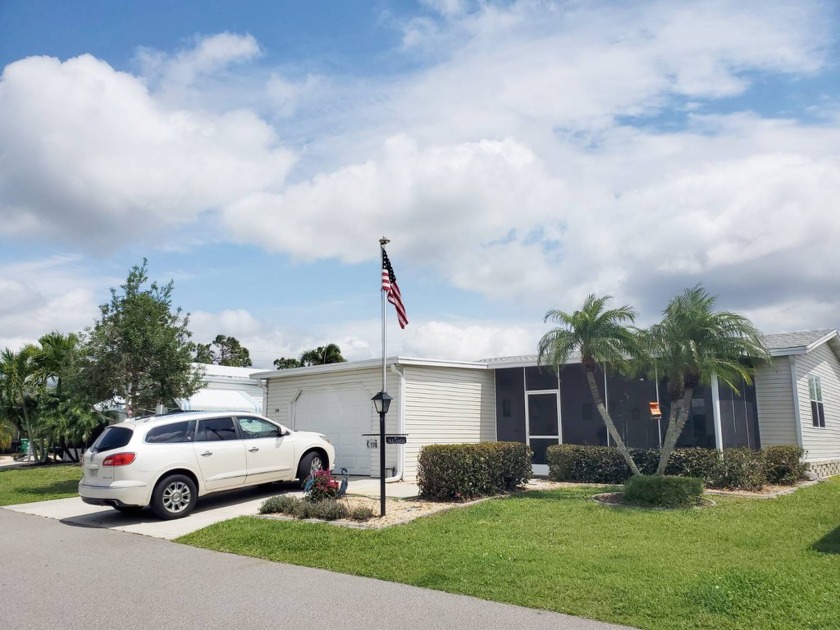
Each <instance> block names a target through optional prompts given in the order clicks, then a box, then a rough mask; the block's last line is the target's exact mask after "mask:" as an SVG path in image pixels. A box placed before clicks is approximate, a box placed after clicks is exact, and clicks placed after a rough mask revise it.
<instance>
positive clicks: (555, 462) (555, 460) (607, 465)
mask: <svg viewBox="0 0 840 630" xmlns="http://www.w3.org/2000/svg"><path fill="white" fill-rule="evenodd" d="M546 459H547V461H548V477H549V479H551V480H553V481H577V482H581V483H624V482H625V481H626V480H627V479H628V478H629V477H630V468H629V467H628V466H627V462H625V461H624V458H623V457H622V456H621V453H619V452H618V449H617V448H613V447H611V446H579V445H577V444H555V445H554V446H549V447H548V449H547V451H546Z"/></svg>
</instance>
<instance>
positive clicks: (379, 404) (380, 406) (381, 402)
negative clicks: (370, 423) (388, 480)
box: [371, 391, 391, 517]
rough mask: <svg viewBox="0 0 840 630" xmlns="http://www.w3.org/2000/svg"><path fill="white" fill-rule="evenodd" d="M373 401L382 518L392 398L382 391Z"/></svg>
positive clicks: (382, 514)
mask: <svg viewBox="0 0 840 630" xmlns="http://www.w3.org/2000/svg"><path fill="white" fill-rule="evenodd" d="M371 400H372V401H373V406H374V407H376V413H378V414H379V516H380V517H382V516H385V414H386V413H388V408H389V407H390V406H391V397H390V396H389V395H388V392H385V391H381V392H379V393H378V394H376V395H375V396H374V397H373V398H371Z"/></svg>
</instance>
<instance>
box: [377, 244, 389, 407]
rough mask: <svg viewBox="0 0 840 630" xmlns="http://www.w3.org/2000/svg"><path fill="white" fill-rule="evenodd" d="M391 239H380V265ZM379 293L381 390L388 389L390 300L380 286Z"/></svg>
mask: <svg viewBox="0 0 840 630" xmlns="http://www.w3.org/2000/svg"><path fill="white" fill-rule="evenodd" d="M390 242H391V241H390V240H388V239H387V238H385V237H384V236H383V237H382V238H380V239H379V264H380V267H381V265H382V252H383V251H384V250H385V246H386V245H387V244H388V243H390ZM379 293H380V294H381V297H382V389H381V390H380V391H383V392H384V391H387V389H386V387H385V385H386V381H387V380H388V377H387V370H386V369H385V357H386V355H387V342H388V311H387V305H386V302H387V301H388V296H387V295H386V294H385V291H383V290H382V287H381V286H380V289H379Z"/></svg>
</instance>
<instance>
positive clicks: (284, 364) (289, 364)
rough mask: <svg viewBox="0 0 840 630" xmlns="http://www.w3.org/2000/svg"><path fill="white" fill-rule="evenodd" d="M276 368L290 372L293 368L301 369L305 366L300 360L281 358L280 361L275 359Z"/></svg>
mask: <svg viewBox="0 0 840 630" xmlns="http://www.w3.org/2000/svg"><path fill="white" fill-rule="evenodd" d="M274 367H276V368H277V369H278V370H289V369H291V368H299V367H303V366H302V365H301V363H300V361H299V360H298V359H295V358H287V357H280V358H279V359H274Z"/></svg>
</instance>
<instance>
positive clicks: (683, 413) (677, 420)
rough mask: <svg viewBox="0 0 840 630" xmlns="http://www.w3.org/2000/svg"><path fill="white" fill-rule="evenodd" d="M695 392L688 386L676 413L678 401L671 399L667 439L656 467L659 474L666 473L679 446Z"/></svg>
mask: <svg viewBox="0 0 840 630" xmlns="http://www.w3.org/2000/svg"><path fill="white" fill-rule="evenodd" d="M693 394H694V389H693V388H692V387H686V388H685V393H684V394H683V399H682V405H680V406H678V407H677V413H676V414H674V407H675V406H676V405H675V403H676V402H677V401H673V400H672V401H671V418H669V421H668V430H667V431H666V432H665V441H664V442H663V443H662V451H661V452H660V453H659V466H657V467H656V474H657V475H664V474H665V468H667V466H668V460H669V459H671V454H672V453H673V452H674V449H675V448H676V447H677V440H679V439H680V435H682V432H683V429H684V428H685V423H686V422H687V421H688V415H689V412H690V410H691V397H692V396H693Z"/></svg>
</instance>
